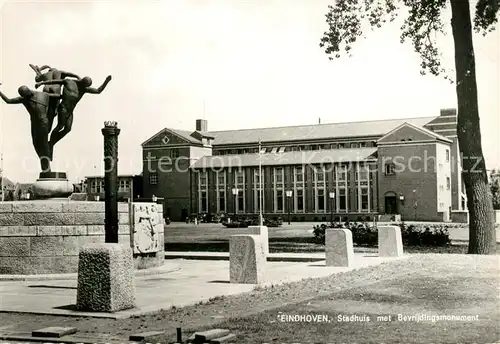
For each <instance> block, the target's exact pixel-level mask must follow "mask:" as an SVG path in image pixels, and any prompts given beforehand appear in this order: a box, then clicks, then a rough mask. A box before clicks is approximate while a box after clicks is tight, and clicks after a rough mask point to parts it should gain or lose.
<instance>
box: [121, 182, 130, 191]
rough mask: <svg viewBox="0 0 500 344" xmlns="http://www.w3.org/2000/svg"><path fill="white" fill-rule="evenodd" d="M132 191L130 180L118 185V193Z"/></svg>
mask: <svg viewBox="0 0 500 344" xmlns="http://www.w3.org/2000/svg"><path fill="white" fill-rule="evenodd" d="M128 191H130V181H129V180H120V183H119V185H118V192H128Z"/></svg>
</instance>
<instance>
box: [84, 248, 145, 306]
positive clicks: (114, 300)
mask: <svg viewBox="0 0 500 344" xmlns="http://www.w3.org/2000/svg"><path fill="white" fill-rule="evenodd" d="M76 307H77V309H78V310H79V311H89V312H116V311H120V310H124V309H130V308H134V307H135V271H134V261H133V257H132V249H131V248H130V247H128V246H124V245H121V244H89V245H86V246H83V247H82V248H81V249H80V255H79V260H78V290H77V297H76Z"/></svg>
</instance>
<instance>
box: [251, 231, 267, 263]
mask: <svg viewBox="0 0 500 344" xmlns="http://www.w3.org/2000/svg"><path fill="white" fill-rule="evenodd" d="M248 234H250V235H260V236H261V237H262V241H263V243H264V253H265V254H266V256H268V255H269V230H268V228H267V226H249V227H248Z"/></svg>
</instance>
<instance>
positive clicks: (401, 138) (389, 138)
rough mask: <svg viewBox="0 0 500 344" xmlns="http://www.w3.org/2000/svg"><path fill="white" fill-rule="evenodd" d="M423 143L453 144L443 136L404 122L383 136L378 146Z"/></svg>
mask: <svg viewBox="0 0 500 344" xmlns="http://www.w3.org/2000/svg"><path fill="white" fill-rule="evenodd" d="M422 141H443V142H446V143H452V141H451V140H449V139H447V138H446V137H444V136H441V135H439V134H437V133H435V132H433V131H431V130H429V129H426V128H423V127H420V126H417V125H414V124H412V123H409V122H404V123H403V124H401V125H399V126H398V127H396V128H394V129H393V130H391V131H389V132H388V133H387V134H385V135H384V136H382V137H381V138H380V139H378V141H377V145H381V144H389V143H396V142H397V143H401V144H404V143H407V142H422Z"/></svg>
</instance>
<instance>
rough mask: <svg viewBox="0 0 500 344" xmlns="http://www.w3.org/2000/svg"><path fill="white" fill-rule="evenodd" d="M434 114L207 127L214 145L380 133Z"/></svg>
mask: <svg viewBox="0 0 500 344" xmlns="http://www.w3.org/2000/svg"><path fill="white" fill-rule="evenodd" d="M435 118H436V116H432V117H417V118H405V119H389V120H378V121H364V122H347V123H327V124H313V125H299V126H288V127H274V128H257V129H242V130H226V131H210V132H208V134H210V135H212V136H214V137H215V140H214V142H213V145H214V146H217V145H230V144H248V143H255V144H257V143H258V142H259V139H260V140H261V141H262V142H276V141H299V140H306V139H307V140H316V139H328V138H350V137H353V138H354V137H381V136H383V135H385V134H386V133H387V132H389V131H391V130H392V129H394V128H396V127H398V126H400V125H401V124H403V123H405V122H407V123H411V124H413V125H416V126H419V127H421V126H423V125H425V124H427V123H429V122H430V121H432V120H434V119H435Z"/></svg>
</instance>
